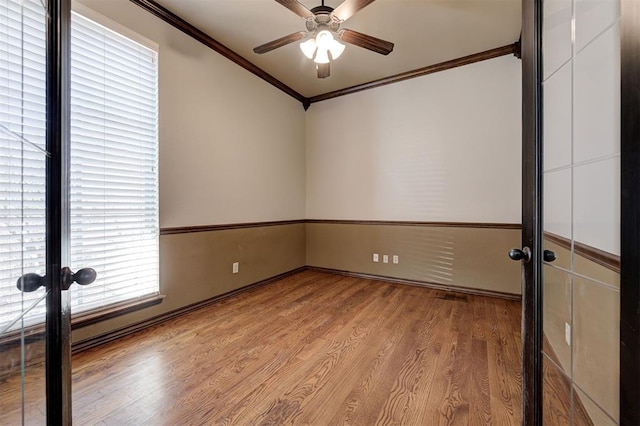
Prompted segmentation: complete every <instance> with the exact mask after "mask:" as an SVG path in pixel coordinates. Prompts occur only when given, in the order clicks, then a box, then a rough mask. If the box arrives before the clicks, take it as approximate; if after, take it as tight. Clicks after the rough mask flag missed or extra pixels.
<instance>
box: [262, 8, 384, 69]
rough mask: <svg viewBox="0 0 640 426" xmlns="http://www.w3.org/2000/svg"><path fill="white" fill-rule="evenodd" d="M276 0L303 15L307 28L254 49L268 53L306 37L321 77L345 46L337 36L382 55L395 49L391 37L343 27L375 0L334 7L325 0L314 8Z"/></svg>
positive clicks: (304, 45) (302, 46) (306, 51)
mask: <svg viewBox="0 0 640 426" xmlns="http://www.w3.org/2000/svg"><path fill="white" fill-rule="evenodd" d="M276 1H277V2H278V3H280V4H281V5H283V6H284V7H286V8H287V9H289V10H290V11H292V12H293V13H295V14H296V15H298V16H301V17H302V18H304V20H305V23H306V27H307V31H298V32H295V33H293V34H289V35H286V36H284V37H280V38H279V39H276V40H273V41H270V42H269V43H265V44H263V45H260V46H258V47H256V48H254V49H253V51H254V52H255V53H258V54H262V53H267V52H270V51H272V50H274V49H277V48H279V47H282V46H286V45H287V44H290V43H294V42H296V41H298V40H302V39H306V40H305V41H304V42H302V43H300V49H301V50H302V52H303V53H304V55H305V56H306V57H308V58H309V59H313V61H314V62H315V63H316V70H317V73H318V78H327V77H329V74H330V68H329V63H330V61H331V60H332V59H337V58H338V57H339V56H340V55H341V54H342V52H343V51H344V48H345V46H344V45H343V44H342V43H340V42H339V41H338V40H341V41H344V42H345V43H350V44H353V45H355V46H359V47H363V48H365V49H369V50H371V51H373V52H376V53H380V54H382V55H388V54H389V53H391V51H392V50H393V43H391V42H389V41H385V40H381V39H379V38H376V37H372V36H370V35H367V34H362V33H359V32H357V31H353V30H349V29H346V28H345V29H341V28H340V25H341V24H342V23H343V22H344V21H346V20H347V19H349V18H351V17H352V16H353V15H355V14H356V13H357V12H358V11H359V10H360V9H363V8H365V7H366V6H368V5H369V4H371V3H373V2H374V1H375V0H345V1H344V2H342V3H341V4H340V5H339V6H338V7H336V8H335V9H333V8H332V7H329V6H325V5H324V0H322V4H321V5H320V6H316V7H314V8H313V9H311V10H309V9H307V8H306V6H305V5H303V4H302V3H300V2H299V1H297V0H276Z"/></svg>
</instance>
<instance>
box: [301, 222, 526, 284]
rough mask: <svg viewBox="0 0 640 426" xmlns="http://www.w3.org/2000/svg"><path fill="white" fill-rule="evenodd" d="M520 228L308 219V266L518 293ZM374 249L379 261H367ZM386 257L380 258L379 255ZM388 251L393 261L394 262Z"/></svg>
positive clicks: (519, 282) (369, 259) (370, 259)
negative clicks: (512, 254) (515, 257)
mask: <svg viewBox="0 0 640 426" xmlns="http://www.w3.org/2000/svg"><path fill="white" fill-rule="evenodd" d="M520 233H521V231H520V230H519V229H490V228H470V227H437V226H405V225H377V224H348V223H347V224H342V223H337V224H336V223H307V265H309V266H317V267H322V268H329V269H337V270H340V271H347V272H356V273H365V274H373V275H380V276H386V277H393V278H404V279H409V280H415V281H423V282H427V283H436V284H444V285H447V286H452V287H467V288H471V289H480V290H489V291H493V292H500V293H510V294H520V292H521V278H520V277H521V276H520V264H519V263H517V262H513V261H510V260H509V258H508V257H507V252H508V251H509V250H510V249H511V248H513V247H517V246H518V245H519V244H520ZM373 253H378V254H379V262H378V263H374V262H373V261H372V255H373ZM384 254H386V255H388V256H389V263H387V264H385V263H383V258H382V256H383V255H384ZM393 255H397V256H398V260H399V262H398V264H393V257H392V256H393Z"/></svg>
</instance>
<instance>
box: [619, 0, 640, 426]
mask: <svg viewBox="0 0 640 426" xmlns="http://www.w3.org/2000/svg"><path fill="white" fill-rule="evenodd" d="M620 13H621V16H620V21H621V33H620V34H621V40H620V42H621V44H620V59H621V80H620V84H621V86H620V88H621V92H620V93H621V109H620V112H621V123H620V124H621V134H620V152H621V154H622V158H621V164H620V166H621V179H620V186H621V197H620V198H621V199H620V212H621V230H620V236H621V237H620V424H640V119H639V117H640V2H638V1H637V0H622V2H621V12H620Z"/></svg>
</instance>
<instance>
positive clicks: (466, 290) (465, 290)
mask: <svg viewBox="0 0 640 426" xmlns="http://www.w3.org/2000/svg"><path fill="white" fill-rule="evenodd" d="M306 269H308V270H310V271H317V272H325V273H327V274H334V275H342V276H345V277H355V278H364V279H368V280H378V281H386V282H390V283H395V284H404V285H411V286H416V287H428V288H433V289H435V290H442V291H446V292H453V293H462V294H472V295H475V296H486V297H496V298H500V299H508V300H521V299H522V297H521V296H520V295H519V294H513V293H505V292H501V291H492V290H484V289H478V288H471V287H463V286H457V285H450V284H440V283H434V282H431V281H420V280H410V279H406V278H396V277H389V276H386V275H374V274H365V273H361V272H351V271H343V270H340V269H331V268H321V267H318V266H307V267H306Z"/></svg>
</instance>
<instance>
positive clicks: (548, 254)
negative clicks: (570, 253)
mask: <svg viewBox="0 0 640 426" xmlns="http://www.w3.org/2000/svg"><path fill="white" fill-rule="evenodd" d="M542 258H543V259H544V261H545V262H553V261H554V260H556V259H557V258H556V254H555V252H554V251H552V250H545V251H544V252H543V253H542Z"/></svg>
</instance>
